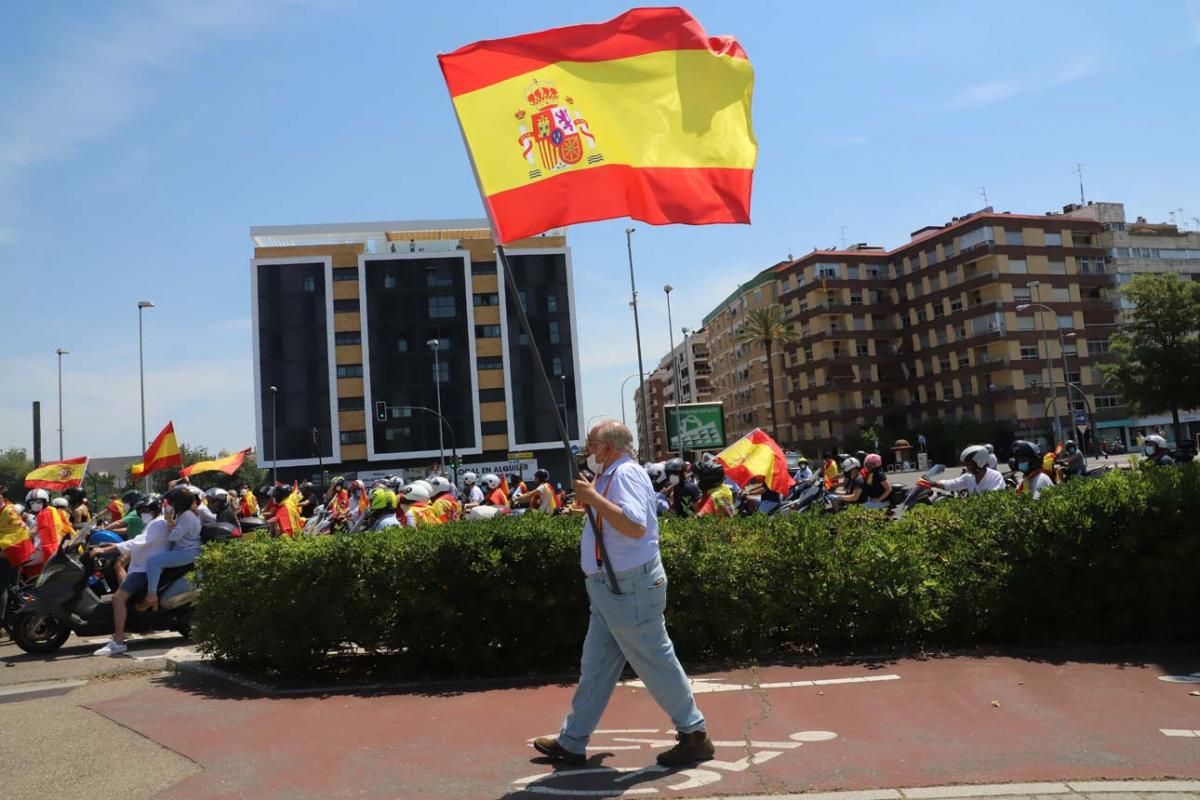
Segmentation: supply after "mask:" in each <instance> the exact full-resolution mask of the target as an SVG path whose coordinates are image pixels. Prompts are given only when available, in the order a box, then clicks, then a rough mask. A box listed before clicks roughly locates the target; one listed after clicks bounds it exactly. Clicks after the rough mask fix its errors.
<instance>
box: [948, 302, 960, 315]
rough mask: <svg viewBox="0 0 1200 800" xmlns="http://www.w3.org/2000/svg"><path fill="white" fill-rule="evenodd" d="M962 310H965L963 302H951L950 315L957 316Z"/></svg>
mask: <svg viewBox="0 0 1200 800" xmlns="http://www.w3.org/2000/svg"><path fill="white" fill-rule="evenodd" d="M962 310H963V304H962V300H951V301H950V313H951V314H957V313H958V312H960V311H962Z"/></svg>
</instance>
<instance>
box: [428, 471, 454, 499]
mask: <svg viewBox="0 0 1200 800" xmlns="http://www.w3.org/2000/svg"><path fill="white" fill-rule="evenodd" d="M429 483H430V485H431V486H433V493H432V496H433V497H437V496H438V495H439V494H445V493H446V492H448V491H450V481H448V480H447V479H446V478H443V477H442V476H441V475H434V476H433V477H432V478H430V479H429Z"/></svg>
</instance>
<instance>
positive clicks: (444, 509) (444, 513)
mask: <svg viewBox="0 0 1200 800" xmlns="http://www.w3.org/2000/svg"><path fill="white" fill-rule="evenodd" d="M429 483H430V485H432V486H433V499H432V502H431V503H430V505H431V507H432V508H433V512H434V514H436V515H437V518H438V520H439V521H441V522H454V521H455V520H458V519H461V518H462V503H459V502H458V500H457V499H456V498H455V497H454V492H452V491H451V489H452V488H453V486H454V485H453V484H452V483H450V481H449V480H448V479H446V478H444V477H442V476H441V475H434V476H433V477H432V478H430V479H429Z"/></svg>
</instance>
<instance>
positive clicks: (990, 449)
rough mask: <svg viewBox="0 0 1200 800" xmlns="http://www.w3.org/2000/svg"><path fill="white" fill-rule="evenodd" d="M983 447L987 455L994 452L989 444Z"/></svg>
mask: <svg viewBox="0 0 1200 800" xmlns="http://www.w3.org/2000/svg"><path fill="white" fill-rule="evenodd" d="M984 447H986V448H987V451H988V453H989V454H991V453H994V452H996V451H995V449H994V448H993V447H992V446H991V445H990V444H985V445H984Z"/></svg>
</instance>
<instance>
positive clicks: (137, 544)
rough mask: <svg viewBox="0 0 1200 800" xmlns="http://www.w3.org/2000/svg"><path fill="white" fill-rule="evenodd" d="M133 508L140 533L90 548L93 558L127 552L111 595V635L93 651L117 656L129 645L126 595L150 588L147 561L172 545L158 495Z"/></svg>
mask: <svg viewBox="0 0 1200 800" xmlns="http://www.w3.org/2000/svg"><path fill="white" fill-rule="evenodd" d="M168 494H170V492H168ZM132 511H133V513H135V514H137V515H138V516H139V521H140V522H141V523H142V525H143V530H142V532H141V533H139V534H138V535H137V536H136V537H134V538H132V539H128V540H127V541H124V542H120V543H118V544H109V545H103V546H101V547H93V548H91V550H90V551H89V552H90V554H91V556H92V557H93V558H94V557H96V556H99V555H104V554H106V553H116V554H119V555H121V556H129V569H128V570H126V571H125V575H124V577H123V578H122V580H121V586H120V587H119V588H118V589H117V591H116V593H114V594H113V598H112V614H113V635H112V639H111V640H110V641H109V642H108V643H107V644H105V645H104V646H103V647H101V648H100V649H99V650H97V651H96V652H95V653H94V654H93V655H97V656H117V655H120V654H121V653H124V652H125V651H126V650H128V649H129V648H128V647H127V646H126V644H125V620H126V619H127V616H128V613H129V605H128V603H129V598H130V597H132V596H134V595H136V594H138V593H139V592H141V591H143V590H145V591H147V592H149V591H150V584H149V579H150V576H149V571H148V566H149V561H150V559H151V557H153V556H157V555H158V554H160V553H165V552H168V548H169V547H170V546H171V541H170V528H169V526H168V524H167V521H166V520H165V519H163V518H162V503H161V501H160V500H159V499H158V498H155V497H147V498H145V499H143V500H142V501H141V502H139V503H137V504H136V506H135V507H134V508H133V509H132ZM154 588H155V589H157V587H154Z"/></svg>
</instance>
